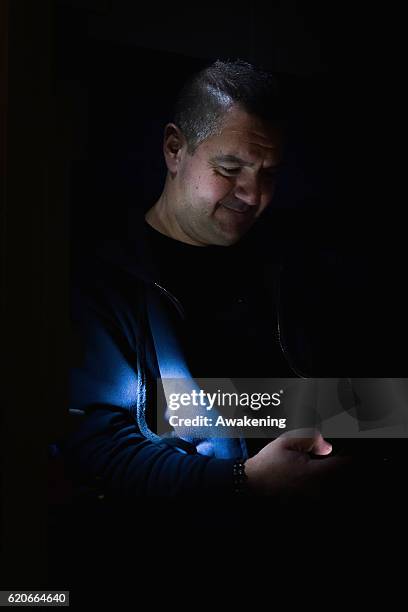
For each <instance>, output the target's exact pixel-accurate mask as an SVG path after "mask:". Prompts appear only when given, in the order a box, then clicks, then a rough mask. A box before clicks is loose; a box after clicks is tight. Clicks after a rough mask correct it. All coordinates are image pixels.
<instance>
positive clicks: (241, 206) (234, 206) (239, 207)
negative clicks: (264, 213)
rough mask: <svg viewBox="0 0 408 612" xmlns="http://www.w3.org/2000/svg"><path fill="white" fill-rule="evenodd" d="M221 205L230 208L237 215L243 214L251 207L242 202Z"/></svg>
mask: <svg viewBox="0 0 408 612" xmlns="http://www.w3.org/2000/svg"><path fill="white" fill-rule="evenodd" d="M222 206H223V207H224V208H227V209H228V210H232V212H235V213H238V214H239V215H245V214H247V213H248V212H250V210H251V207H250V206H248V204H245V203H244V202H231V203H229V204H222Z"/></svg>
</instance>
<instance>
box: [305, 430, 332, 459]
mask: <svg viewBox="0 0 408 612" xmlns="http://www.w3.org/2000/svg"><path fill="white" fill-rule="evenodd" d="M332 450H333V447H332V445H331V444H330V442H326V440H325V439H324V438H323V436H322V434H321V433H318V434H317V435H316V436H315V438H314V441H313V445H312V448H311V450H310V452H311V453H313V454H314V455H330V453H331V452H332Z"/></svg>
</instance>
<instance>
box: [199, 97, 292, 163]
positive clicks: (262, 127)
mask: <svg viewBox="0 0 408 612" xmlns="http://www.w3.org/2000/svg"><path fill="white" fill-rule="evenodd" d="M199 148H202V153H203V154H204V155H206V156H214V155H220V154H222V155H236V156H239V157H243V156H244V157H247V158H251V159H255V158H260V157H261V158H262V159H265V160H268V159H271V160H275V159H276V158H277V157H279V155H280V152H281V149H282V128H280V127H278V126H275V125H273V124H271V123H269V122H267V121H264V120H262V119H260V118H259V117H256V116H255V115H250V114H248V113H247V112H245V111H244V110H241V109H239V108H237V107H234V106H233V107H232V108H231V109H229V110H228V111H227V113H226V114H225V116H224V119H223V123H222V127H221V130H220V132H219V133H218V134H215V135H214V136H210V137H209V138H207V139H206V140H205V141H204V142H203V143H202V145H201V147H199Z"/></svg>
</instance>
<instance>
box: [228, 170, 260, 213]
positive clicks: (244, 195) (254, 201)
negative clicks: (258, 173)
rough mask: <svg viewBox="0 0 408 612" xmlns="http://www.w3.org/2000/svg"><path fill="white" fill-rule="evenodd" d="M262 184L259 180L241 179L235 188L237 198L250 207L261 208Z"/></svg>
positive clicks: (255, 178) (253, 178)
mask: <svg viewBox="0 0 408 612" xmlns="http://www.w3.org/2000/svg"><path fill="white" fill-rule="evenodd" d="M261 194H262V190H261V182H260V180H259V178H257V177H255V176H254V177H252V178H249V177H247V178H245V179H244V178H240V179H238V181H237V183H236V186H235V194H234V195H235V197H236V198H237V199H238V200H242V202H245V204H248V206H259V204H260V203H261Z"/></svg>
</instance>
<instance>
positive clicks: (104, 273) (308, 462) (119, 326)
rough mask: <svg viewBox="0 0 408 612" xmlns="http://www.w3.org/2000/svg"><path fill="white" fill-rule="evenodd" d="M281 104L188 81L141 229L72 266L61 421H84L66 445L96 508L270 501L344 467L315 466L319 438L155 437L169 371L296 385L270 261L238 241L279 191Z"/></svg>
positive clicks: (268, 82)
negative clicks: (69, 356)
mask: <svg viewBox="0 0 408 612" xmlns="http://www.w3.org/2000/svg"><path fill="white" fill-rule="evenodd" d="M280 104H281V102H280V94H279V90H278V88H277V85H276V83H275V81H274V79H273V78H272V77H271V76H269V75H267V74H266V73H264V72H262V71H260V70H257V69H255V68H254V67H253V66H251V65H249V64H247V63H245V62H241V61H237V62H221V61H217V62H215V63H214V64H213V65H211V66H209V67H208V68H207V69H205V70H203V71H201V72H200V73H198V74H197V75H195V76H194V77H193V78H192V79H191V80H190V81H189V82H188V83H187V84H186V86H185V87H184V89H183V90H182V92H181V94H180V96H179V99H178V101H177V104H176V108H175V113H174V118H173V121H172V122H171V123H169V124H168V125H167V126H166V128H165V134H164V156H165V160H166V165H167V170H168V172H167V177H166V182H165V186H164V189H163V192H162V194H161V196H160V198H159V199H158V201H157V202H156V203H155V204H154V205H153V206H152V207H151V208H150V209H149V210H148V211H147V213H146V216H145V220H146V223H144V225H143V226H141V227H139V228H138V231H139V233H138V236H137V237H136V238H132V237H130V239H129V240H124V241H123V243H122V244H121V245H117V244H115V245H110V246H109V245H104V249H103V250H102V252H101V253H100V254H99V256H98V257H96V258H95V260H94V261H93V262H89V263H87V264H86V263H85V261H84V260H81V262H80V264H81V265H80V267H81V275H78V277H77V278H76V280H75V287H74V289H75V291H74V300H73V318H74V323H75V333H76V336H77V340H78V344H79V346H80V351H79V356H78V358H77V361H76V363H75V367H74V368H73V371H72V383H71V390H72V397H71V407H70V408H71V414H72V418H73V419H77V421H78V422H77V423H74V425H73V432H72V435H70V436H68V437H67V438H66V439H65V440H64V441H63V442H62V445H61V446H62V450H63V454H64V456H65V458H66V460H67V463H68V465H69V466H70V468H71V471H72V474H73V475H74V478H75V479H78V480H79V481H81V479H82V481H83V483H84V484H85V485H86V486H87V487H88V490H89V491H91V492H92V491H94V492H95V494H97V495H100V496H102V497H103V496H106V495H108V496H113V497H120V498H123V497H124V498H126V499H128V498H132V497H136V496H140V495H143V496H145V495H147V496H148V495H172V496H174V495H219V494H221V495H234V494H235V493H237V492H239V493H240V492H246V493H250V494H257V495H258V494H261V495H263V494H264V495H276V496H279V495H280V494H281V493H285V492H286V491H291V490H292V489H293V487H294V486H295V485H296V487H299V488H306V489H308V488H310V489H313V488H314V487H315V486H316V484H317V483H319V482H320V481H321V479H322V478H324V477H326V476H329V475H330V474H331V473H332V472H333V470H335V469H336V468H337V467H338V465H339V463H338V461H339V460H338V459H336V458H330V457H329V458H326V459H324V461H321V460H319V459H317V458H316V456H325V455H329V454H330V453H331V445H330V444H329V443H327V442H326V441H325V440H324V439H323V438H322V436H321V435H320V434H319V433H317V432H315V433H312V434H310V433H309V434H308V435H306V434H305V435H304V436H302V435H300V436H298V437H293V436H288V435H283V436H280V437H279V438H277V439H276V440H274V441H272V442H270V443H268V444H267V445H266V446H265V447H264V448H262V449H261V450H260V451H259V449H257V448H255V447H253V448H252V450H251V448H249V450H248V444H247V443H246V442H245V440H231V439H229V440H223V439H221V440H219V439H217V440H214V439H199V440H190V441H189V440H187V439H180V438H178V437H171V438H169V439H160V437H158V436H157V435H156V434H155V433H154V432H153V429H154V424H155V423H154V421H155V410H156V396H155V388H156V380H157V379H158V378H163V377H164V371H165V370H166V368H168V367H169V364H170V365H172V366H173V367H175V368H176V369H178V370H179V371H182V372H188V375H189V376H190V375H191V376H194V377H196V376H200V377H209V376H212V377H217V376H218V377H224V376H236V377H239V376H242V377H245V376H246V377H256V376H285V375H286V376H289V375H293V374H294V372H293V368H292V367H291V366H290V364H289V363H288V361H287V359H286V357H285V356H284V354H283V352H282V347H281V345H280V343H279V342H278V341H277V338H276V322H275V319H274V315H275V311H274V306H273V304H272V303H271V304H270V306H269V305H268V298H267V295H266V292H265V290H264V286H263V282H262V267H263V263H264V262H263V261H262V260H260V259H258V258H257V257H258V256H257V251H256V250H254V244H253V242H251V239H250V234H248V237H247V236H246V234H247V232H248V231H249V230H250V229H251V227H252V226H253V225H254V224H255V223H256V221H257V220H258V219H259V217H260V216H261V215H262V214H263V213H264V211H265V210H266V208H267V207H268V205H269V204H270V202H271V200H272V198H273V195H274V192H275V188H276V179H277V172H278V168H279V164H280V162H281V158H282V145H283V121H282V116H281V114H280V113H281V108H280ZM244 237H245V238H244ZM171 351H173V352H171ZM163 354H165V357H163ZM166 371H167V370H166ZM249 446H250V445H249ZM257 451H259V452H257Z"/></svg>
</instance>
